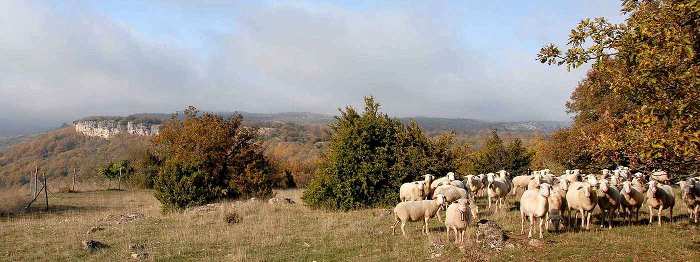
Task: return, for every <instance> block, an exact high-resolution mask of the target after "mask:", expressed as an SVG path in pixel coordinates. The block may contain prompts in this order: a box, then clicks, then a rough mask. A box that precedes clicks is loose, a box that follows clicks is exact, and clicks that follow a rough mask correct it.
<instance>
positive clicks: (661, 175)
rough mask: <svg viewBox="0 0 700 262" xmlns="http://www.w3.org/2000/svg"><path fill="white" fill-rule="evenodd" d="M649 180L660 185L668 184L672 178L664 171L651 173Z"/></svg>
mask: <svg viewBox="0 0 700 262" xmlns="http://www.w3.org/2000/svg"><path fill="white" fill-rule="evenodd" d="M651 179H652V180H656V181H657V182H659V183H662V184H668V183H669V182H670V181H671V179H672V177H671V175H669V174H668V173H667V172H666V171H663V170H661V171H654V172H652V173H651Z"/></svg>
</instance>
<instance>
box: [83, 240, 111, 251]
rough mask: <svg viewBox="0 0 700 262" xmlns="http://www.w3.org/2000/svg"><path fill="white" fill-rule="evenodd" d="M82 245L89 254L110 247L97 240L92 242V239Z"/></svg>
mask: <svg viewBox="0 0 700 262" xmlns="http://www.w3.org/2000/svg"><path fill="white" fill-rule="evenodd" d="M82 244H83V249H85V250H87V251H88V252H94V251H97V250H100V249H103V248H107V247H109V245H107V244H105V243H102V242H100V241H97V240H92V239H89V240H84V241H83V242H82Z"/></svg>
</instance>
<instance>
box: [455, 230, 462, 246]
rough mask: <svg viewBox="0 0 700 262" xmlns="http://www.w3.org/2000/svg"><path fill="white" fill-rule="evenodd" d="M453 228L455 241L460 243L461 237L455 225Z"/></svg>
mask: <svg viewBox="0 0 700 262" xmlns="http://www.w3.org/2000/svg"><path fill="white" fill-rule="evenodd" d="M454 230H455V243H462V239H461V238H460V237H459V236H460V234H459V230H457V227H454Z"/></svg>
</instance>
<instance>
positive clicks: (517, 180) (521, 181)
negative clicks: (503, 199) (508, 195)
mask: <svg viewBox="0 0 700 262" xmlns="http://www.w3.org/2000/svg"><path fill="white" fill-rule="evenodd" d="M535 172H537V171H535ZM535 172H533V175H532V176H528V175H522V176H516V177H514V178H513V180H511V182H512V183H513V191H512V195H515V194H516V192H517V191H518V189H522V190H526V189H527V185H528V184H529V183H530V181H532V180H533V179H535V177H536V176H537V175H536V174H535Z"/></svg>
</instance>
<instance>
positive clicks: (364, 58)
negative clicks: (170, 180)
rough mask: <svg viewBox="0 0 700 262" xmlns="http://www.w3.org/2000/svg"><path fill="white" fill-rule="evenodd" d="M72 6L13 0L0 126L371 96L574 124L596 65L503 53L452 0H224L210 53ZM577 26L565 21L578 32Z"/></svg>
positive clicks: (2, 30) (537, 24) (388, 105)
mask: <svg viewBox="0 0 700 262" xmlns="http://www.w3.org/2000/svg"><path fill="white" fill-rule="evenodd" d="M69 3H70V4H66V5H62V6H56V5H49V4H46V3H45V2H27V1H1V2H0V60H1V61H3V63H0V105H3V108H2V109H3V110H0V121H2V126H0V133H2V131H3V130H2V129H3V128H4V129H8V128H9V126H11V125H12V123H17V124H19V123H20V122H21V121H24V122H26V120H27V119H36V120H37V121H47V123H49V124H52V125H55V123H57V122H60V121H70V120H72V119H75V118H78V117H82V116H86V115H96V114H128V113H136V112H172V111H174V110H179V109H182V108H183V107H184V106H185V105H189V104H193V105H197V106H199V107H200V108H203V109H205V110H227V111H232V110H245V111H254V112H279V111H312V112H322V113H334V112H335V109H336V108H338V107H342V106H344V105H347V104H354V105H358V103H359V102H360V101H361V100H362V96H365V95H370V94H371V95H375V96H376V97H377V98H378V99H379V101H380V102H381V103H383V104H384V108H385V110H386V111H388V112H390V113H392V114H394V115H399V116H416V115H421V116H443V117H465V118H481V119H488V120H561V119H565V118H566V114H565V113H564V110H563V104H564V102H565V101H566V99H567V98H568V96H569V93H570V91H571V90H572V89H573V87H574V85H575V83H576V82H577V81H578V79H580V77H581V75H582V73H583V71H578V72H573V73H569V72H566V71H565V70H562V69H561V68H552V67H546V66H543V65H540V64H538V63H537V62H536V61H535V60H534V57H535V54H536V52H537V49H536V48H529V47H528V48H523V47H522V46H519V45H520V44H521V43H518V42H513V43H502V42H499V43H495V42H494V48H493V49H484V48H483V47H481V46H479V45H477V44H471V43H476V42H477V41H480V42H482V43H483V41H484V39H481V38H478V39H477V37H475V36H473V35H470V34H468V33H465V32H463V31H464V30H465V29H464V28H465V26H463V23H465V19H464V16H465V15H468V14H467V13H468V12H467V11H464V10H461V11H460V8H453V7H451V6H449V5H447V4H437V5H430V6H429V5H425V4H424V5H422V6H416V5H392V6H388V7H386V8H373V7H366V8H347V7H343V6H340V5H333V4H316V3H309V2H270V3H262V4H241V3H236V4H235V5H225V4H221V3H219V2H218V1H214V3H215V4H216V6H215V7H216V8H217V9H221V10H227V8H228V9H231V10H230V14H231V16H230V17H231V18H230V20H227V21H229V22H230V24H225V25H224V26H225V27H226V28H228V27H230V30H229V31H226V32H225V33H220V34H217V35H214V36H211V37H210V38H207V40H206V41H209V42H210V43H209V44H208V45H207V46H208V48H209V49H208V50H206V55H204V54H201V53H202V52H201V50H198V49H195V48H188V47H187V46H186V45H180V44H178V43H176V42H175V43H173V42H169V41H162V40H158V39H156V38H149V37H148V34H145V33H143V32H139V31H138V30H137V29H136V28H132V27H129V26H128V25H127V24H128V23H123V22H122V21H115V20H114V18H113V17H110V16H109V15H107V14H106V13H104V12H98V11H97V10H94V9H91V8H88V7H86V6H83V5H80V4H79V3H73V2H69ZM173 6H174V7H173ZM164 8H178V10H179V11H180V12H187V11H188V9H189V8H194V7H192V6H191V5H190V4H187V2H185V3H183V4H177V3H174V4H173V3H169V4H168V5H167V7H164ZM197 8H203V7H201V6H200V7H197ZM190 15H192V16H196V15H197V13H196V12H195V11H193V13H192V14H190ZM575 19H578V18H575ZM516 22H517V21H516ZM482 23H483V21H482ZM543 23H547V24H548V25H550V23H549V20H548V19H544V20H539V19H533V18H531V17H530V18H527V19H525V18H524V19H523V23H522V24H521V27H520V28H514V29H513V30H514V31H515V32H516V33H514V34H515V36H512V37H511V38H508V37H506V38H504V39H519V38H523V39H524V40H523V41H528V40H526V39H527V37H528V36H532V37H533V38H535V39H536V41H537V42H540V40H542V38H543V35H542V32H547V33H549V32H552V31H555V29H552V28H549V27H547V28H545V27H544V26H543ZM567 27H569V26H568V25H567V26H560V27H556V30H558V31H562V33H563V34H565V33H566V31H567V29H568V28H567ZM500 33H501V32H498V31H493V32H491V34H494V35H498V34H500ZM485 37H486V36H485ZM492 38H494V39H497V38H498V37H492ZM487 39H488V37H487ZM530 41H532V40H530ZM487 44H488V43H487ZM542 44H544V43H542ZM482 45H483V44H482ZM508 46H513V47H514V48H508ZM20 120H21V121H20Z"/></svg>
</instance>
